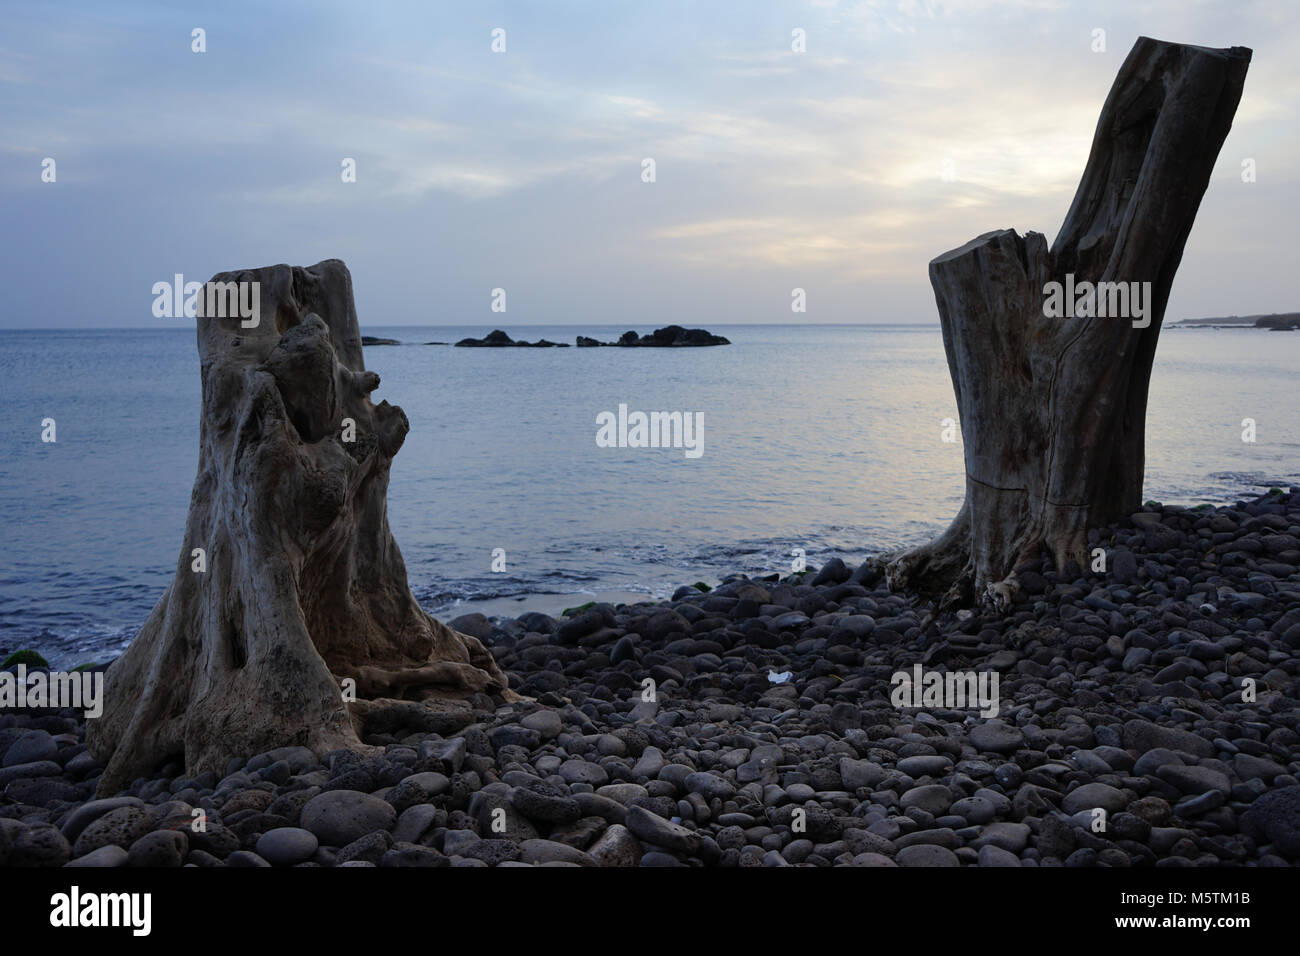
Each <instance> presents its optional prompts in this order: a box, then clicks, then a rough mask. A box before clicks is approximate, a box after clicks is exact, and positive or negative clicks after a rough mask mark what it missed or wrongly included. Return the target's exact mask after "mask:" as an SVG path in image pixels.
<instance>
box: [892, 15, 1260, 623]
mask: <svg viewBox="0 0 1300 956" xmlns="http://www.w3.org/2000/svg"><path fill="white" fill-rule="evenodd" d="M1250 56H1251V51H1250V50H1248V49H1245V48H1243V47H1233V48H1231V49H1223V50H1215V49H1209V48H1206V47H1196V46H1184V45H1181V44H1175V43H1164V42H1161V41H1158V40H1152V39H1149V38H1147V37H1142V38H1140V39H1139V40H1138V41H1137V43H1136V44H1135V45H1134V47H1133V49H1132V51H1131V52H1130V53H1129V55H1128V58H1127V59H1126V60H1125V61H1124V65H1123V66H1122V67H1121V68H1120V71H1119V75H1118V77H1116V79H1115V83H1114V85H1113V86H1112V87H1111V91H1110V95H1109V96H1108V97H1107V98H1106V104H1105V106H1104V107H1103V108H1102V111H1101V119H1100V120H1099V121H1098V123H1097V132H1096V135H1095V136H1094V137H1093V141H1092V152H1091V154H1090V155H1089V157H1088V165H1087V167H1086V169H1085V170H1084V173H1083V179H1082V181H1081V182H1080V184H1079V188H1078V191H1077V192H1076V193H1075V197H1074V203H1073V204H1072V205H1071V207H1070V211H1069V214H1068V215H1067V216H1066V218H1065V223H1064V224H1063V225H1062V227H1061V232H1060V234H1059V235H1058V236H1057V238H1056V242H1055V243H1054V244H1053V246H1052V248H1051V249H1050V250H1048V248H1047V241H1046V239H1045V238H1044V237H1043V236H1042V235H1041V234H1039V233H1036V232H1030V233H1028V234H1027V235H1026V236H1024V237H1023V238H1022V237H1021V236H1019V235H1017V234H1016V232H1015V231H1014V230H1010V229H1005V230H1000V231H996V232H989V233H985V234H984V235H982V236H980V237H979V238H977V239H973V240H971V241H970V242H968V243H967V244H966V245H964V246H962V247H961V248H960V249H955V250H953V251H951V252H948V253H945V254H944V255H942V256H939V257H938V258H937V259H935V260H934V261H933V262H931V263H930V283H931V285H933V286H934V291H935V299H936V301H937V303H938V308H939V320H940V323H941V325H942V328H943V342H944V350H945V352H946V353H947V357H948V370H949V373H950V374H951V375H952V381H953V389H954V391H955V392H956V395H957V407H958V410H959V412H960V415H961V424H962V438H963V441H964V453H965V459H966V500H965V503H964V505H963V506H962V509H961V511H960V512H959V513H958V515H957V517H956V519H955V520H954V521H953V523H952V525H951V526H950V527H949V528H948V530H947V531H946V532H945V533H944V534H943V535H941V536H940V537H939V538H938V539H936V540H935V541H933V542H931V543H929V544H927V545H924V546H922V547H920V548H917V549H915V550H913V551H909V552H906V553H904V554H902V555H900V556H898V557H897V558H895V559H894V560H892V561H890V562H889V563H887V564H886V566H885V572H886V576H887V580H888V581H889V583H890V586H891V587H897V588H900V589H901V588H909V589H913V590H917V591H920V592H922V593H925V594H929V595H931V596H934V597H938V598H940V602H939V607H940V608H941V609H942V608H945V607H951V606H955V605H961V604H969V603H973V602H974V601H975V600H977V599H982V600H984V601H987V602H989V603H991V604H992V605H993V606H995V607H999V608H1005V606H1006V604H1007V602H1008V601H1009V600H1010V597H1011V594H1012V593H1013V592H1014V590H1015V587H1016V584H1015V572H1014V569H1015V567H1016V566H1017V565H1019V564H1021V563H1022V562H1023V561H1025V560H1028V559H1030V558H1033V557H1035V556H1037V554H1038V552H1039V549H1040V548H1046V549H1047V550H1048V551H1050V553H1051V555H1052V557H1053V559H1054V560H1055V562H1056V566H1057V567H1058V568H1064V567H1065V566H1066V564H1067V563H1068V562H1069V561H1070V560H1071V559H1073V560H1074V561H1077V562H1078V563H1079V565H1080V567H1082V568H1086V567H1088V565H1089V562H1088V554H1087V531H1088V529H1089V528H1092V527H1098V526H1102V525H1106V524H1109V523H1111V522H1113V521H1115V520H1117V519H1118V518H1120V517H1121V516H1123V515H1126V514H1130V513H1132V512H1133V511H1136V510H1137V509H1138V507H1139V506H1140V504H1141V501H1142V475H1143V466H1144V454H1145V451H1144V437H1145V436H1144V425H1145V419H1146V404H1147V386H1148V382H1149V380H1150V376H1151V364H1152V360H1153V358H1154V356H1155V349H1156V340H1157V338H1158V337H1159V335H1160V326H1161V322H1162V320H1163V318H1164V311H1165V304H1166V303H1167V302H1168V299H1169V290H1170V287H1171V286H1172V285H1173V281H1174V273H1175V271H1176V270H1177V268H1178V263H1179V260H1180V259H1181V258H1182V254H1183V246H1184V244H1185V243H1186V241H1187V235H1188V233H1189V232H1190V231H1191V228H1192V221H1193V220H1194V219H1195V217H1196V210H1197V208H1198V207H1199V205H1200V202H1201V197H1202V196H1203V195H1204V193H1205V189H1206V186H1207V185H1208V184H1209V179H1210V173H1211V171H1212V170H1213V168H1214V163H1215V160H1216V158H1217V157H1218V155H1219V149H1220V148H1221V147H1222V145H1223V141H1224V138H1225V137H1226V136H1227V134H1228V130H1229V128H1230V127H1231V125H1232V117H1233V114H1234V113H1235V112H1236V109H1237V104H1238V102H1239V101H1240V99H1241V92H1242V85H1243V84H1244V82H1245V78H1246V69H1247V67H1248V66H1249V64H1250ZM1071 280H1072V282H1073V286H1074V288H1076V289H1078V288H1080V284H1081V283H1084V282H1087V283H1091V284H1093V288H1094V290H1095V289H1096V286H1095V284H1096V283H1098V282H1107V283H1126V284H1130V283H1150V286H1149V287H1147V288H1149V290H1150V293H1149V297H1148V298H1147V299H1146V301H1145V305H1144V307H1145V308H1146V310H1147V311H1146V315H1145V316H1142V317H1139V316H1137V315H1136V313H1135V310H1134V309H1133V307H1132V306H1133V303H1132V301H1130V302H1129V310H1128V311H1129V313H1130V315H1129V317H1114V314H1113V313H1114V311H1115V310H1114V308H1113V307H1114V306H1115V305H1117V304H1121V303H1119V291H1118V290H1116V291H1115V296H1114V297H1113V298H1111V299H1110V301H1109V303H1104V299H1105V298H1106V297H1105V296H1104V295H1095V296H1094V297H1093V298H1092V302H1091V309H1090V311H1091V312H1092V313H1094V314H1093V316H1092V317H1049V315H1048V313H1049V311H1053V312H1054V311H1055V310H1054V309H1052V308H1051V306H1052V305H1053V304H1054V303H1053V302H1052V300H1051V298H1050V296H1049V289H1050V288H1051V287H1050V286H1049V285H1048V283H1051V282H1057V283H1060V284H1061V287H1062V292H1063V293H1064V292H1065V291H1068V288H1069V283H1070V282H1071ZM1083 288H1085V289H1086V288H1087V287H1083ZM1127 291H1128V292H1131V291H1132V289H1131V287H1130V288H1128V289H1127ZM1138 291H1139V292H1141V291H1142V286H1138ZM1063 299H1064V294H1063V295H1062V297H1061V298H1059V299H1057V300H1056V302H1057V303H1060V304H1064V302H1063ZM1077 304H1080V305H1082V306H1083V308H1084V309H1085V310H1087V309H1089V303H1088V301H1087V297H1086V294H1084V296H1083V298H1082V300H1081V301H1079V302H1078V303H1077ZM1103 305H1109V306H1111V307H1112V308H1109V309H1107V311H1108V312H1110V313H1111V314H1109V315H1107V317H1100V315H1099V314H1097V313H1100V311H1101V309H1102V308H1103ZM1143 326H1144V327H1143Z"/></svg>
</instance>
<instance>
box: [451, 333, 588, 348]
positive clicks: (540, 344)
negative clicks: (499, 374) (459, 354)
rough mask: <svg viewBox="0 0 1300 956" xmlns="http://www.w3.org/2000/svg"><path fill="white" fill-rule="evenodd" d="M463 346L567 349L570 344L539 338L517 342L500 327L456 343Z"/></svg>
mask: <svg viewBox="0 0 1300 956" xmlns="http://www.w3.org/2000/svg"><path fill="white" fill-rule="evenodd" d="M456 345H457V346H460V347H462V348H498V349H499V348H525V349H553V348H560V349H567V348H568V347H569V346H568V344H567V343H564V342H548V341H547V340H546V339H538V340H537V341H536V342H523V341H520V342H516V341H515V340H514V339H512V338H511V337H510V336H509V335H507V334H506V333H505V332H502V331H501V330H500V329H493V330H492V331H491V332H489V333H488V334H487V335H485V336H484V337H483V338H481V339H461V340H460V341H459V342H457V343H456Z"/></svg>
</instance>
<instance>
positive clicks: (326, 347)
mask: <svg viewBox="0 0 1300 956" xmlns="http://www.w3.org/2000/svg"><path fill="white" fill-rule="evenodd" d="M212 282H214V283H217V282H236V283H241V282H257V283H258V284H259V297H258V301H259V302H260V316H259V318H260V322H259V324H258V325H257V326H256V327H253V328H244V327H242V322H241V318H240V317H238V316H235V317H232V318H209V317H203V316H202V315H200V317H199V318H198V320H197V324H198V345H199V356H200V361H201V375H202V382H203V400H202V401H203V406H202V418H201V422H200V448H199V467H198V476H197V478H196V479H195V482H194V491H193V493H192V496H191V499H190V510H189V517H188V520H187V522H186V529H185V542H184V545H183V546H182V548H181V555H180V560H179V561H178V563H177V568H176V577H175V578H174V580H173V581H172V583H171V585H170V586H169V587H168V589H167V592H166V593H165V594H164V595H163V597H162V600H161V601H159V603H158V605H157V607H155V608H154V610H153V613H152V614H151V615H150V616H149V618H148V620H147V621H146V622H145V625H144V627H143V628H142V629H141V631H140V634H139V635H138V636H137V637H136V639H135V640H134V641H133V642H132V644H131V646H130V647H129V648H127V650H126V652H125V653H124V654H123V655H122V656H121V657H120V658H118V660H117V661H115V662H114V663H113V665H112V666H111V667H110V668H109V669H108V672H107V674H106V679H105V696H106V698H107V700H106V704H105V707H104V713H103V716H102V717H100V718H99V719H97V720H92V721H89V722H88V724H87V729H86V742H87V745H88V747H89V749H90V751H91V753H92V754H94V755H95V756H96V757H97V758H98V759H99V760H100V761H102V762H103V761H106V762H107V767H106V769H105V772H104V774H103V777H102V778H101V780H100V784H99V792H100V794H109V793H114V792H116V791H117V790H119V789H120V788H121V787H123V786H125V785H126V784H127V783H129V782H130V781H131V780H132V779H133V778H134V777H136V776H139V775H141V774H144V773H146V772H148V771H151V770H152V769H154V768H155V767H157V766H158V765H159V764H161V763H163V762H165V761H166V760H168V759H171V758H174V757H177V756H182V755H183V756H184V759H185V765H186V768H187V770H188V771H189V772H190V773H199V772H202V771H203V770H214V771H216V772H217V773H224V772H225V767H226V764H227V762H228V761H229V760H230V759H231V758H232V757H235V756H243V757H246V756H251V755H253V754H257V753H261V752H264V751H266V750H269V749H273V748H275V747H281V746H289V745H303V746H306V747H309V748H311V749H312V750H314V751H316V752H317V753H323V752H325V751H328V750H331V749H334V748H338V747H356V748H361V747H362V743H361V741H360V736H361V735H363V734H364V733H365V732H366V731H367V728H368V727H372V726H374V725H375V724H381V725H383V727H384V729H386V730H387V729H392V728H394V727H395V726H398V725H407V726H414V727H415V728H416V729H425V726H427V725H428V724H430V723H432V724H435V725H436V724H437V722H438V717H439V713H438V711H439V707H440V706H442V707H444V708H445V707H446V706H451V705H443V704H441V702H440V701H439V700H438V699H439V698H465V697H469V696H471V695H473V694H475V693H477V692H487V693H488V694H489V695H495V696H496V698H497V699H498V700H499V699H501V698H503V697H513V696H514V695H512V694H511V693H510V691H509V690H508V688H507V682H506V678H505V676H504V675H503V674H502V673H501V671H500V670H499V669H498V668H497V666H496V663H495V662H494V661H493V660H492V656H491V655H490V654H489V653H488V651H487V650H486V649H485V648H484V647H483V645H482V644H481V643H479V641H477V640H475V639H474V638H472V637H468V636H466V635H463V634H460V633H457V632H456V631H452V630H451V629H449V628H447V627H446V626H444V625H443V624H441V623H439V622H438V621H436V620H434V619H433V618H431V617H430V616H429V615H428V614H426V613H425V612H424V611H423V610H422V609H421V608H420V606H419V605H418V604H417V603H416V600H415V598H414V596H413V595H412V594H411V591H410V588H409V587H408V586H407V581H406V566H405V564H404V563H403V561H402V554H401V552H400V551H399V550H398V548H397V543H396V542H395V541H394V540H393V536H392V534H391V533H390V531H389V526H388V516H387V492H388V474H389V466H390V463H391V461H392V458H393V456H394V455H395V454H396V453H397V450H398V449H399V448H401V446H402V442H403V441H404V440H405V438H406V433H407V430H408V427H409V426H408V424H407V420H406V415H405V414H403V412H402V410H401V409H400V408H397V407H394V406H390V405H389V404H388V403H387V402H381V403H380V404H379V405H374V404H372V403H371V401H370V398H369V395H370V393H371V392H372V391H374V390H375V389H376V388H377V387H378V386H379V376H377V375H376V374H375V373H374V372H367V371H366V370H365V364H364V361H363V359H362V355H361V335H360V328H359V326H358V324H357V315H356V308H355V305H354V303H353V299H352V278H351V276H350V275H349V274H348V270H347V267H346V266H345V265H344V264H343V263H342V262H340V261H339V260H337V259H330V260H326V261H324V262H320V263H317V264H316V265H315V266H312V267H310V268H305V269H304V268H296V267H290V266H286V265H278V266H270V267H267V268H263V269H255V270H250V271H244V272H238V273H224V274H222V275H218V276H215V277H214V278H213V279H212ZM201 311H206V310H201ZM200 549H201V551H200ZM349 678H350V679H351V680H352V681H353V682H355V697H356V702H355V703H351V702H349V701H348V700H345V693H344V689H345V688H347V687H348V685H346V684H344V682H345V680H347V679H349ZM459 709H460V710H466V711H467V710H468V707H467V706H466V705H460V707H459ZM441 716H443V717H446V716H449V715H446V714H442V715H441ZM463 722H468V717H466V719H465V720H464V721H463ZM422 725H425V726H422Z"/></svg>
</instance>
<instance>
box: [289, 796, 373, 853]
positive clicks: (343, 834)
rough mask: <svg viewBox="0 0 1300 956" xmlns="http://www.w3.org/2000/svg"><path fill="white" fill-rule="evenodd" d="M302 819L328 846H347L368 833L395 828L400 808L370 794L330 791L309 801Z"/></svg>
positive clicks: (317, 837) (303, 810)
mask: <svg viewBox="0 0 1300 956" xmlns="http://www.w3.org/2000/svg"><path fill="white" fill-rule="evenodd" d="M299 822H300V823H301V825H302V827H303V829H305V830H310V831H311V832H312V833H313V834H314V835H315V837H316V839H318V840H319V841H320V842H321V843H322V844H324V845H325V846H335V847H343V846H347V845H348V844H349V843H351V842H352V841H353V840H356V839H359V838H360V837H363V836H365V835H366V834H367V833H374V832H375V831H376V830H391V829H392V828H393V824H394V823H396V822H397V811H396V810H394V809H393V806H392V804H390V803H388V802H387V801H384V800H380V799H379V798H378V797H372V796H371V795H370V794H368V793H361V792H360V791H357V790H327V791H326V792H325V793H322V794H319V795H318V796H315V797H312V798H311V799H310V800H308V801H307V804H306V806H304V807H303V808H302V815H301V817H300V820H299Z"/></svg>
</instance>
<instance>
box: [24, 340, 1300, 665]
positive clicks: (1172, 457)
mask: <svg viewBox="0 0 1300 956" xmlns="http://www.w3.org/2000/svg"><path fill="white" fill-rule="evenodd" d="M506 328H507V330H508V331H510V332H511V334H512V335H514V337H515V338H525V339H528V340H529V341H533V340H536V339H537V338H539V337H545V338H548V339H550V340H552V341H563V342H569V343H572V342H573V340H574V336H575V335H577V334H584V335H591V336H594V337H596V338H598V339H600V340H602V341H608V340H612V339H614V338H617V336H618V335H619V334H620V333H621V332H623V331H624V329H623V327H615V326H583V327H577V326H570V327H527V328H525V327H510V326H506ZM717 330H718V331H719V332H721V333H722V334H725V335H727V336H728V337H729V338H731V340H732V341H733V343H734V344H733V345H732V346H730V347H723V348H710V349H680V350H677V349H674V350H658V349H654V350H641V349H582V350H579V349H576V348H568V349H535V350H534V349H455V348H450V347H446V346H425V345H421V344H410V345H404V346H395V347H370V348H368V349H367V350H366V362H367V365H368V367H369V368H371V369H373V370H375V371H376V372H378V373H379V374H380V376H381V377H382V380H383V384H382V385H381V387H380V389H379V391H378V392H377V393H376V394H375V399H376V401H378V400H379V399H387V400H388V401H390V402H392V403H394V404H397V405H401V406H402V407H403V408H404V409H405V410H406V413H407V415H408V417H409V418H410V420H411V426H412V427H411V433H410V435H409V437H408V438H407V440H406V444H405V446H404V447H403V449H402V451H401V452H400V453H399V454H398V456H397V458H396V460H395V462H394V465H393V470H392V480H391V486H390V493H389V516H390V519H391V523H392V526H393V531H394V534H395V535H396V538H397V541H398V544H399V545H400V546H401V548H402V551H403V553H404V555H405V557H406V563H407V568H408V571H409V575H410V581H411V586H412V588H413V589H414V590H415V593H416V595H417V596H418V597H419V598H420V599H421V601H422V602H423V603H424V604H425V606H426V607H428V608H429V609H431V610H433V611H434V612H435V613H438V614H440V615H443V616H449V615H451V614H454V613H457V610H458V609H462V608H463V607H464V604H465V602H483V601H487V600H489V599H494V598H497V599H499V598H509V597H519V596H537V595H573V596H574V600H573V602H572V603H580V602H581V601H583V600H587V599H588V598H589V597H590V595H591V594H593V593H599V592H604V591H616V590H624V591H635V592H640V593H644V594H646V595H652V596H663V595H667V594H670V593H671V592H672V590H673V589H674V588H676V587H677V586H678V585H680V584H683V583H690V582H693V581H696V580H700V579H704V580H706V581H715V580H717V578H719V577H720V576H721V575H723V574H727V573H730V572H733V571H737V570H744V571H748V572H767V571H771V570H776V569H778V568H779V569H788V568H789V561H790V557H789V555H790V551H791V549H792V548H795V547H802V548H804V549H806V551H807V554H808V558H809V561H810V563H818V562H819V561H820V560H821V559H822V558H823V557H824V556H826V555H827V554H829V553H832V552H834V553H838V554H841V555H844V556H846V557H850V556H851V557H855V558H856V557H861V556H864V555H866V554H868V553H872V552H879V551H883V550H888V549H891V548H894V547H897V546H899V545H902V544H907V543H911V542H916V541H920V540H923V539H925V538H926V537H927V536H929V535H931V534H933V533H935V532H936V531H938V530H941V529H942V528H943V527H944V526H946V524H947V522H948V520H949V519H950V518H951V517H952V516H953V515H954V514H955V513H956V511H957V508H958V506H959V505H960V502H961V493H962V456H961V445H960V444H945V443H944V442H942V441H941V440H940V421H941V420H942V419H943V418H946V417H949V416H953V417H955V416H956V405H955V402H954V400H953V396H952V390H951V386H950V384H949V380H948V373H947V368H946V365H945V362H944V357H943V347H942V343H941V340H940V335H939V330H938V328H937V326H935V327H926V328H917V327H897V326H895V327H889V326H853V327H846V326H822V327H818V326H803V327H771V326H719V327H718V329H717ZM363 331H364V332H365V333H366V334H368V335H378V336H385V337H391V338H397V339H401V340H402V341H404V342H408V343H424V342H428V341H432V340H439V341H449V342H454V341H456V340H457V339H460V338H463V337H465V336H468V335H474V336H481V335H483V334H485V333H486V332H487V331H488V329H487V328H486V327H484V326H473V327H456V328H449V327H442V328H421V329H417V328H411V327H403V328H384V327H366V328H365V329H364V330H363ZM641 331H645V330H641ZM1297 367H1300V334H1288V333H1280V332H1278V333H1273V332H1261V331H1254V330H1246V329H1243V330H1194V331H1183V330H1166V331H1165V332H1164V333H1163V335H1162V337H1161V341H1160V347H1159V352H1158V354H1157V357H1156V367H1155V371H1154V373H1153V376H1152V386H1151V401H1150V408H1149V410H1148V415H1147V480H1146V497H1148V498H1156V499H1159V500H1162V501H1171V502H1184V503H1193V502H1202V501H1211V502H1223V501H1230V500H1233V499H1236V498H1239V497H1243V496H1245V495H1248V494H1252V493H1255V492H1257V491H1259V490H1260V489H1261V488H1262V487H1267V486H1268V485H1270V484H1286V483H1296V482H1297V481H1300V474H1298V473H1297V468H1298V467H1300V454H1297V450H1298V449H1300V420H1298V419H1297V416H1296V414H1295V409H1296V397H1297V389H1296V383H1297V377H1296V376H1297V373H1296V369H1297ZM0 382H3V383H4V385H3V388H4V415H3V416H0V448H3V455H2V456H0V540H3V542H4V543H3V545H0V549H2V550H0V647H3V648H6V649H8V650H13V649H15V648H17V647H24V646H35V647H37V648H39V649H41V650H42V651H43V652H44V653H45V654H46V656H47V657H48V658H50V660H51V663H53V664H55V665H66V666H70V665H73V664H77V663H81V662H83V661H86V660H106V659H109V658H111V657H112V656H114V655H115V654H116V653H117V652H118V651H119V650H120V648H122V647H124V646H125V644H126V643H127V642H129V640H130V639H131V637H133V636H134V635H135V633H136V631H137V630H138V629H139V626H140V624H141V623H143V621H144V619H145V617H146V616H147V614H148V613H149V611H150V609H151V608H152V607H153V605H154V603H155V602H156V601H157V600H158V598H159V596H160V595H161V594H162V592H163V590H164V588H165V587H166V585H167V582H168V580H169V577H170V575H171V573H172V571H173V569H174V568H175V564H176V558H177V555H178V553H179V549H180V547H181V535H182V531H183V529H184V523H185V514H186V509H187V507H188V504H189V497H190V488H191V484H192V482H193V480H194V473H195V468H196V465H197V460H198V414H199V375H198V356H197V352H196V349H195V343H194V334H193V330H192V329H187V330H166V331H138V330H126V331H124V330H104V331H50V332H43V331H6V332H0ZM619 403H626V404H627V405H628V406H629V408H630V409H632V410H644V411H651V410H677V411H683V412H685V411H691V412H697V411H698V412H703V414H704V426H705V427H704V454H703V456H702V457H700V458H698V459H687V458H686V457H685V456H684V455H683V452H682V451H681V450H677V449H611V448H599V447H597V445H596V442H595V434H596V416H597V414H598V413H599V412H601V411H615V410H617V408H618V405H619ZM44 418H53V419H55V421H56V422H57V438H58V440H57V442H56V443H54V444H47V443H43V442H42V441H41V421H42V419H44ZM1243 418H1253V419H1255V421H1256V422H1257V441H1256V442H1255V443H1254V444H1247V443H1243V442H1242V440H1241V432H1242V426H1241V421H1242V419H1243ZM494 548H503V549H505V552H506V568H507V570H506V572H505V573H493V572H492V570H491V563H492V551H493V549H494ZM518 606H519V609H523V608H526V607H528V606H529V605H528V602H527V601H525V602H520V603H519V605H518Z"/></svg>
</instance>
